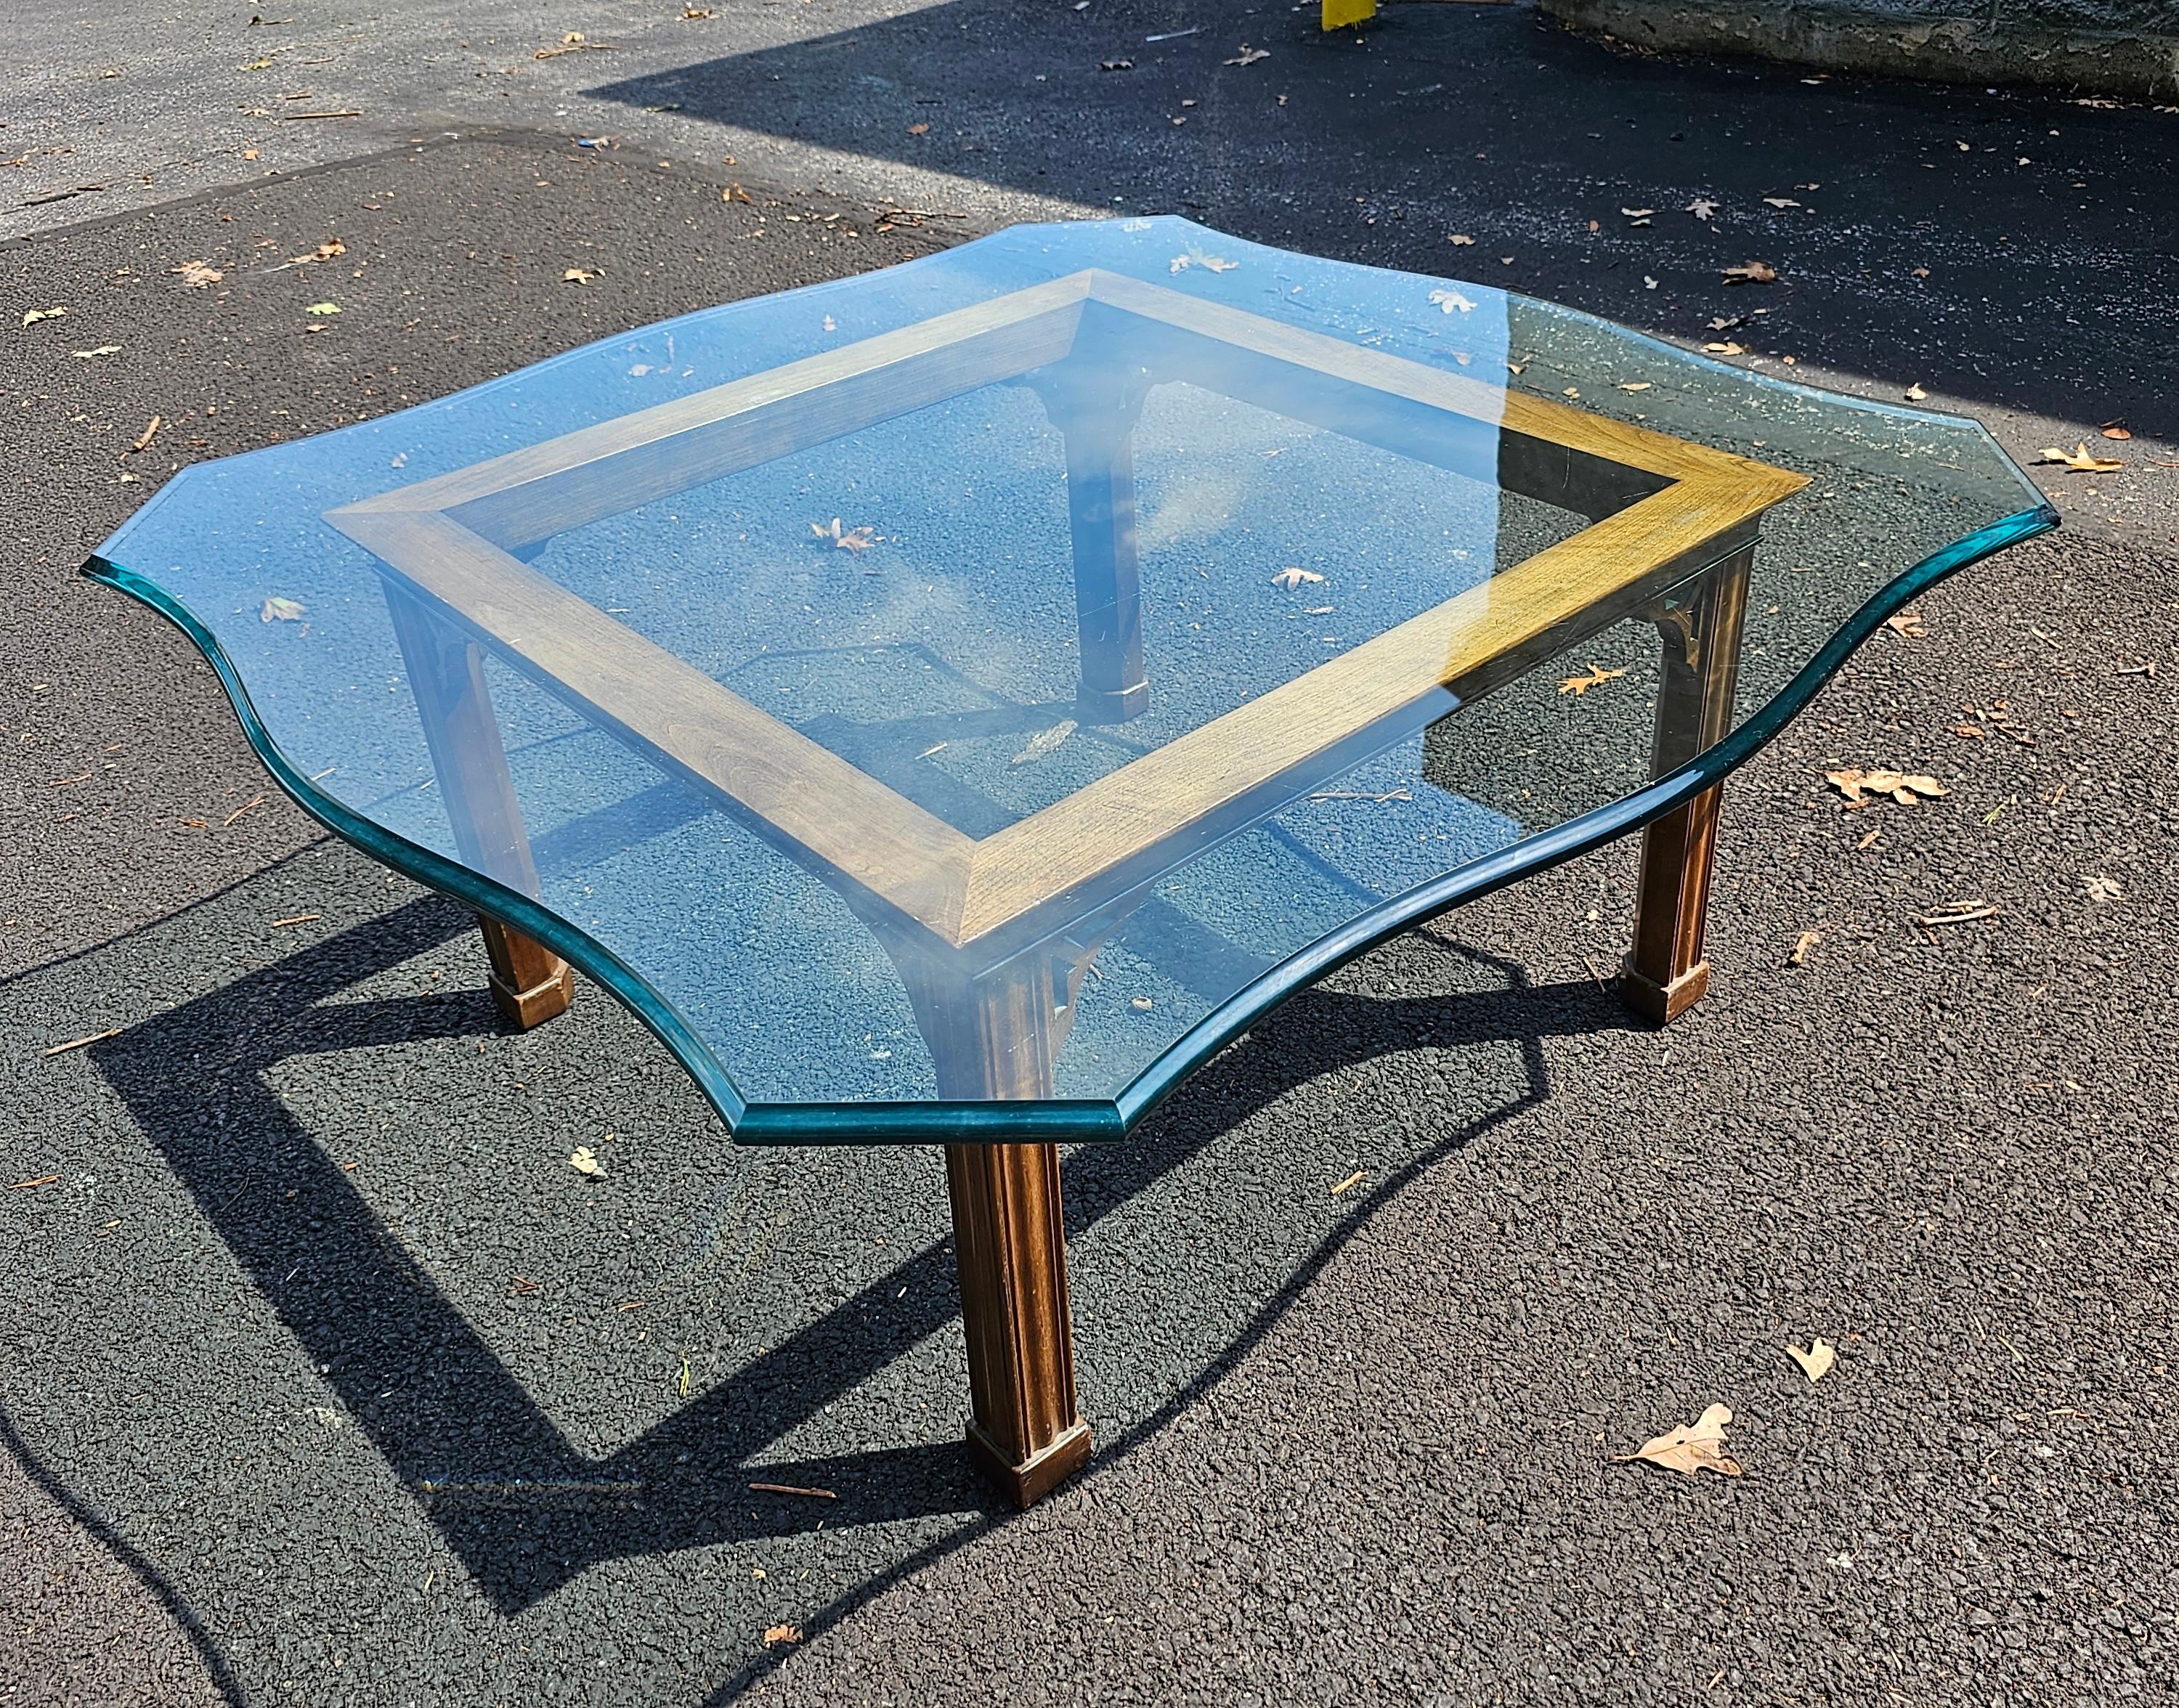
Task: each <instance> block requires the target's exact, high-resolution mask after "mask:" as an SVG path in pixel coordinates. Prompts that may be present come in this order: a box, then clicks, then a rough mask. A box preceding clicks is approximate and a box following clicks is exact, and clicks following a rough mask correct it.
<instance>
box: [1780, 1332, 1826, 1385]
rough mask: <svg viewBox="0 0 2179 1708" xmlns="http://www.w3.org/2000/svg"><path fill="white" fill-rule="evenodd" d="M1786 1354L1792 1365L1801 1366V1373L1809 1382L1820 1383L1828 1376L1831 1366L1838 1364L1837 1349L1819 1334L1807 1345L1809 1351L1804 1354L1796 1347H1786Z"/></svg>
mask: <svg viewBox="0 0 2179 1708" xmlns="http://www.w3.org/2000/svg"><path fill="white" fill-rule="evenodd" d="M1786 1353H1787V1356H1788V1357H1790V1358H1791V1359H1792V1360H1793V1362H1794V1363H1796V1364H1798V1365H1799V1366H1801V1369H1802V1371H1803V1372H1804V1373H1805V1374H1806V1375H1807V1377H1808V1378H1809V1381H1811V1382H1821V1381H1822V1380H1823V1379H1824V1377H1826V1376H1828V1375H1829V1374H1830V1368H1831V1366H1833V1365H1834V1364H1836V1363H1837V1362H1838V1348H1836V1346H1834V1345H1832V1344H1830V1341H1828V1340H1826V1339H1825V1338H1824V1337H1823V1336H1822V1335H1820V1334H1819V1335H1817V1336H1816V1337H1815V1338H1814V1339H1813V1340H1811V1341H1810V1342H1809V1349H1808V1350H1807V1351H1806V1352H1803V1351H1802V1350H1801V1349H1800V1348H1799V1347H1798V1346H1788V1347H1787V1349H1786Z"/></svg>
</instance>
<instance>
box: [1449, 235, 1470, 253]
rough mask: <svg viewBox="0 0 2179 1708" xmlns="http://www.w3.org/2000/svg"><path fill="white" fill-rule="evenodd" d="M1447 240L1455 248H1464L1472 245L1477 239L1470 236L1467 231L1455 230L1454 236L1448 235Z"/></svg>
mask: <svg viewBox="0 0 2179 1708" xmlns="http://www.w3.org/2000/svg"><path fill="white" fill-rule="evenodd" d="M1446 242H1447V243H1449V244H1452V246H1453V247H1454V248H1455V249H1468V248H1470V247H1472V246H1473V245H1474V242H1475V239H1474V238H1472V237H1470V236H1468V233H1466V232H1455V233H1452V236H1450V237H1448V238H1446Z"/></svg>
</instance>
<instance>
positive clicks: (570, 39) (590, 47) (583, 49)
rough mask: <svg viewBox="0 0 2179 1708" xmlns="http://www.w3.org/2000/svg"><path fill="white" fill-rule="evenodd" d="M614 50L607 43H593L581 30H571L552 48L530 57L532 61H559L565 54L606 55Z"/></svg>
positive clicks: (542, 48) (541, 50)
mask: <svg viewBox="0 0 2179 1708" xmlns="http://www.w3.org/2000/svg"><path fill="white" fill-rule="evenodd" d="M611 51H612V50H611V49H610V47H608V46H607V44H606V43H605V42H602V41H590V40H588V39H586V38H585V36H584V35H583V32H582V31H581V30H569V31H568V33H567V34H566V35H565V36H562V37H561V38H560V40H559V43H558V45H557V46H556V47H541V48H539V49H538V50H537V51H536V52H535V53H533V54H531V55H530V57H531V58H532V59H557V58H558V57H560V56H561V55H562V54H563V53H606V52H611Z"/></svg>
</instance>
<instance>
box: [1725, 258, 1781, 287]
mask: <svg viewBox="0 0 2179 1708" xmlns="http://www.w3.org/2000/svg"><path fill="white" fill-rule="evenodd" d="M1777 280H1778V271H1777V269H1776V268H1775V267H1773V266H1771V265H1770V262H1768V261H1743V262H1742V263H1741V264H1740V265H1739V266H1737V267H1727V268H1726V270H1725V282H1726V283H1727V284H1728V285H1770V284H1776V282H1777Z"/></svg>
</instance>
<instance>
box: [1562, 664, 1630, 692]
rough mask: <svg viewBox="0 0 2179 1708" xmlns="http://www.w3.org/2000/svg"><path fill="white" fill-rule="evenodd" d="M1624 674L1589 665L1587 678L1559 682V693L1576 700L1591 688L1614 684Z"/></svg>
mask: <svg viewBox="0 0 2179 1708" xmlns="http://www.w3.org/2000/svg"><path fill="white" fill-rule="evenodd" d="M1626 674H1627V672H1626V671H1608V670H1606V669H1605V667H1604V666H1603V665H1590V666H1589V674H1588V675H1587V676H1568V677H1567V679H1566V680H1565V681H1564V682H1561V683H1560V684H1559V692H1560V693H1562V694H1573V695H1574V696H1575V697H1576V698H1579V697H1580V696H1581V695H1583V694H1585V693H1588V692H1589V690H1590V689H1591V688H1593V687H1598V686H1600V684H1602V683H1605V682H1616V681H1617V680H1618V679H1619V678H1620V677H1621V676H1625V675H1626Z"/></svg>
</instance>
